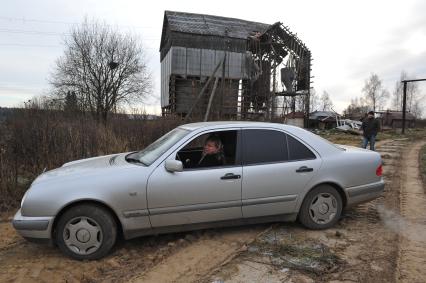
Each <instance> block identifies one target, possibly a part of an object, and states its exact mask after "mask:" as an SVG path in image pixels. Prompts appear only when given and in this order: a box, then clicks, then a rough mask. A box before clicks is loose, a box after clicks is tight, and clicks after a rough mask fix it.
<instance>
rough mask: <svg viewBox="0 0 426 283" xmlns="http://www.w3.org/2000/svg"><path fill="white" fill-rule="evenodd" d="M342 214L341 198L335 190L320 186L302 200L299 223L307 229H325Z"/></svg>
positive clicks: (334, 222) (330, 187)
mask: <svg viewBox="0 0 426 283" xmlns="http://www.w3.org/2000/svg"><path fill="white" fill-rule="evenodd" d="M341 214H342V198H341V196H340V194H339V192H337V190H336V189H335V188H333V187H332V186H329V185H321V186H318V187H316V188H314V189H313V190H312V191H310V192H309V193H308V194H307V195H306V197H305V199H304V200H303V203H302V206H301V208H300V212H299V221H300V222H301V223H302V224H303V225H304V226H305V227H307V228H309V229H315V230H320V229H327V228H329V227H331V226H333V225H334V224H336V222H337V221H338V220H339V218H340V215H341Z"/></svg>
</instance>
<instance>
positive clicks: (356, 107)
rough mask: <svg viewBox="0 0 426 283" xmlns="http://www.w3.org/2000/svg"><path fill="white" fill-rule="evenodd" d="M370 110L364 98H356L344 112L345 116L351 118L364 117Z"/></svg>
mask: <svg viewBox="0 0 426 283" xmlns="http://www.w3.org/2000/svg"><path fill="white" fill-rule="evenodd" d="M370 109H371V108H370V107H369V106H368V105H367V103H366V101H365V99H364V98H362V97H355V98H352V99H351V104H349V106H348V107H347V108H346V109H345V110H343V114H344V115H345V116H348V117H351V118H353V117H363V116H364V115H366V114H367V112H368V111H369V110H370Z"/></svg>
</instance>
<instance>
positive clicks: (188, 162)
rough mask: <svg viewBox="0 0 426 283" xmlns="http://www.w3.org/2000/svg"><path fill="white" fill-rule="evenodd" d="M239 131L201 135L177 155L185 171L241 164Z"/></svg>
mask: <svg viewBox="0 0 426 283" xmlns="http://www.w3.org/2000/svg"><path fill="white" fill-rule="evenodd" d="M237 139H238V131H236V130H230V131H216V132H210V133H206V134H203V135H200V136H198V137H196V138H194V139H193V140H191V141H190V142H189V143H187V144H186V145H185V146H184V147H183V148H182V149H181V150H179V151H178V152H177V154H176V159H177V160H180V161H182V164H183V168H184V170H185V169H201V168H211V167H222V166H233V165H236V164H238V163H239V161H238V160H237V159H238V154H237Z"/></svg>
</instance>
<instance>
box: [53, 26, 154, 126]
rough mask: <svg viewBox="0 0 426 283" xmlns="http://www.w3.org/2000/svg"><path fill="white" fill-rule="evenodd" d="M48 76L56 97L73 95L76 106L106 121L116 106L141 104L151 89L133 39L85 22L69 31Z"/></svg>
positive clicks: (137, 47)
mask: <svg viewBox="0 0 426 283" xmlns="http://www.w3.org/2000/svg"><path fill="white" fill-rule="evenodd" d="M65 45H66V50H65V54H64V55H63V56H62V57H60V58H59V59H58V60H57V62H56V69H55V70H54V72H53V74H52V77H51V84H52V85H53V87H54V93H55V95H56V96H59V97H62V98H66V95H67V94H69V93H70V92H71V93H75V95H76V97H77V100H78V104H79V107H80V108H81V109H82V110H84V111H90V112H91V113H93V115H94V118H95V119H96V120H97V121H102V122H103V123H106V122H107V117H108V113H110V112H111V111H113V110H114V109H115V108H116V107H117V105H119V104H122V103H126V102H127V103H131V102H134V101H142V99H143V98H144V97H145V95H147V94H148V93H149V92H150V90H151V84H152V80H151V76H150V74H149V72H148V70H147V66H146V63H145V60H144V57H143V49H142V47H141V45H140V43H139V42H138V41H137V40H136V39H135V37H133V36H131V35H129V34H121V33H119V32H117V31H115V30H113V29H112V28H111V27H110V26H108V25H107V24H105V23H103V24H101V23H99V22H97V21H95V20H93V21H90V22H89V21H88V20H87V19H86V20H85V21H84V22H83V24H82V25H80V26H77V27H75V28H73V29H72V30H71V34H70V36H69V37H68V38H67V39H66V40H65Z"/></svg>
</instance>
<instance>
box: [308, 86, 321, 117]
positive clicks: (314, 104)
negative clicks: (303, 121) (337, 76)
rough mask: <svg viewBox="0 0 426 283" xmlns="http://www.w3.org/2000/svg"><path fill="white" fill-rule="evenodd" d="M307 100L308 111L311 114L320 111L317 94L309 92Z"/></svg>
mask: <svg viewBox="0 0 426 283" xmlns="http://www.w3.org/2000/svg"><path fill="white" fill-rule="evenodd" d="M309 99H310V100H309V110H310V111H311V112H314V111H316V110H319V109H320V101H319V96H318V94H317V92H316V91H315V89H312V90H311V93H310V97H309Z"/></svg>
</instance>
